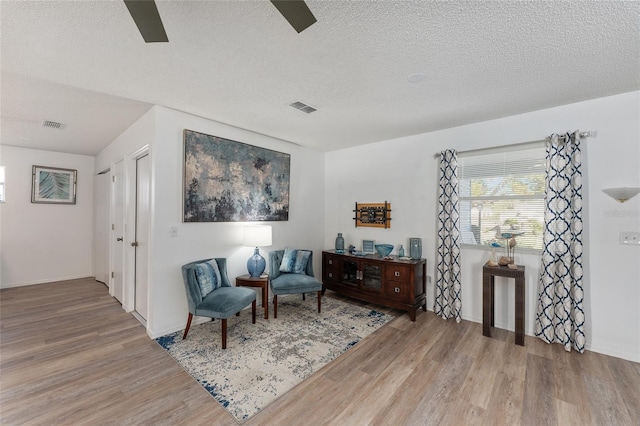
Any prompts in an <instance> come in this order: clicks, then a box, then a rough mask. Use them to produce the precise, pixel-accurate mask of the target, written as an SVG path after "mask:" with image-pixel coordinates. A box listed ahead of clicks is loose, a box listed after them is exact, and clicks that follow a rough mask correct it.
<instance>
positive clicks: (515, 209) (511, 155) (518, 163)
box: [458, 146, 546, 249]
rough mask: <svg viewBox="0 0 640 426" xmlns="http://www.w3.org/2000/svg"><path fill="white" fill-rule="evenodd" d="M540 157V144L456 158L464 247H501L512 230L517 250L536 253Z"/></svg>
mask: <svg viewBox="0 0 640 426" xmlns="http://www.w3.org/2000/svg"><path fill="white" fill-rule="evenodd" d="M545 156H546V152H545V148H544V146H540V147H535V148H528V149H518V150H508V149H507V150H504V151H502V152H497V151H496V150H492V152H487V153H481V154H471V153H470V154H466V155H465V154H464V153H463V154H461V155H460V158H459V162H458V163H459V182H460V207H461V212H460V217H461V228H462V241H463V243H464V244H480V245H485V244H489V243H490V242H492V241H497V242H499V243H501V244H504V240H503V239H502V237H501V235H500V234H501V233H504V232H512V233H515V234H521V235H519V236H517V237H516V241H517V247H519V248H529V249H542V231H543V226H544V186H545Z"/></svg>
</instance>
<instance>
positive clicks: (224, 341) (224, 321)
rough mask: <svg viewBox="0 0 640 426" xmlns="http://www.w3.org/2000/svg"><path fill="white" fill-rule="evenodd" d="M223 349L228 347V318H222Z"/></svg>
mask: <svg viewBox="0 0 640 426" xmlns="http://www.w3.org/2000/svg"><path fill="white" fill-rule="evenodd" d="M222 349H227V319H226V318H222Z"/></svg>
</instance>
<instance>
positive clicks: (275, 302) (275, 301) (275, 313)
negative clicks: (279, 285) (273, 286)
mask: <svg viewBox="0 0 640 426" xmlns="http://www.w3.org/2000/svg"><path fill="white" fill-rule="evenodd" d="M273 317H274V318H278V295H277V294H274V295H273Z"/></svg>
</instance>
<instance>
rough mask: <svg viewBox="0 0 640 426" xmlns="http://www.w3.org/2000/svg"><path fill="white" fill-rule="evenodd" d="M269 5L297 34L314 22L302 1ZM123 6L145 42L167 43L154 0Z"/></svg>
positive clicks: (133, 0) (279, 0) (284, 0)
mask: <svg viewBox="0 0 640 426" xmlns="http://www.w3.org/2000/svg"><path fill="white" fill-rule="evenodd" d="M271 3H272V4H273V5H274V6H275V7H276V9H278V11H279V12H280V13H281V14H282V16H284V18H285V19H286V20H287V21H288V22H289V24H291V26H292V27H293V28H294V29H295V30H296V31H297V32H298V33H300V32H302V31H303V30H305V29H306V28H308V27H309V26H311V24H313V23H314V22H316V17H315V16H313V13H311V10H309V7H308V6H307V5H306V3H305V2H304V0H271ZM124 4H125V5H126V6H127V9H129V13H130V14H131V17H132V18H133V20H134V22H135V23H136V25H137V26H138V30H139V31H140V34H142V38H143V39H144V41H145V42H147V43H162V42H168V41H169V38H168V37H167V33H166V32H165V30H164V25H162V19H160V14H159V13H158V8H157V7H156V2H155V1H154V0H124Z"/></svg>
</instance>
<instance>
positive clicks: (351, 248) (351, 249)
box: [349, 244, 356, 254]
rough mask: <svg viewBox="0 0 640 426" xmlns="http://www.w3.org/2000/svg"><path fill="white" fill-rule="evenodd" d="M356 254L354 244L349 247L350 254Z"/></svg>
mask: <svg viewBox="0 0 640 426" xmlns="http://www.w3.org/2000/svg"><path fill="white" fill-rule="evenodd" d="M355 252H356V246H354V245H353V244H350V245H349V254H354V253H355Z"/></svg>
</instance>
